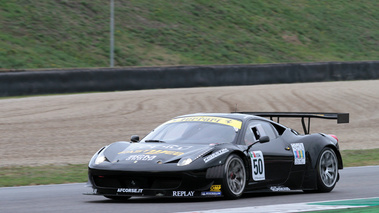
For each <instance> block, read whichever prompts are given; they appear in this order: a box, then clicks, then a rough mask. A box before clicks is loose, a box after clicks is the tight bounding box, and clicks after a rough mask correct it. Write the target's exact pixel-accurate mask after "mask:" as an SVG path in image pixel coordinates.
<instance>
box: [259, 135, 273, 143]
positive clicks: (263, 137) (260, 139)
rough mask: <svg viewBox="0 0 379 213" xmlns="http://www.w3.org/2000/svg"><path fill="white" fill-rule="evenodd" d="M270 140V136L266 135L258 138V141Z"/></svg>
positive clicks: (265, 141)
mask: <svg viewBox="0 0 379 213" xmlns="http://www.w3.org/2000/svg"><path fill="white" fill-rule="evenodd" d="M269 141H270V137H268V136H262V137H261V138H259V143H267V142H269Z"/></svg>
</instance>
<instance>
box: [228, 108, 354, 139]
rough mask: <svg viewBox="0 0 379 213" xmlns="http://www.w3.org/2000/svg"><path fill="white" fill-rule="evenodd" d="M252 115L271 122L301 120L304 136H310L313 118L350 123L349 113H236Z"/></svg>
mask: <svg viewBox="0 0 379 213" xmlns="http://www.w3.org/2000/svg"><path fill="white" fill-rule="evenodd" d="M235 113H242V114H250V115H256V116H261V117H269V118H270V119H271V120H273V118H277V122H278V123H279V118H281V117H282V118H301V124H302V126H303V130H304V134H309V131H310V128H311V118H322V119H335V120H337V123H338V124H341V123H349V113H330V112H235ZM305 118H308V127H306V126H305Z"/></svg>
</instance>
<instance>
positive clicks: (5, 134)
mask: <svg viewBox="0 0 379 213" xmlns="http://www.w3.org/2000/svg"><path fill="white" fill-rule="evenodd" d="M236 108H237V110H238V111H308V112H318V111H320V112H348V113H350V123H349V124H339V125H337V124H336V121H335V120H320V119H313V120H312V126H311V132H324V133H333V134H335V135H337V136H338V137H339V139H340V147H341V149H369V148H379V140H378V136H379V80H372V81H346V82H327V83H306V84H305V83H304V84H277V85H257V86H231V87H207V88H191V89H159V90H141V91H124V92H110V93H92V94H78V95H55V96H40V97H28V98H17V99H2V100H0V132H1V139H0V156H1V161H0V167H2V166H9V165H25V164H26V165H42V164H68V163H70V164H74V163H87V162H88V161H89V159H90V158H91V156H92V154H93V153H94V152H96V151H97V150H98V149H99V148H101V147H102V146H103V145H106V144H109V143H111V142H115V141H123V140H126V141H128V140H129V138H130V136H131V135H133V134H138V135H140V136H144V135H146V134H147V133H148V132H149V131H151V130H152V129H153V128H154V127H156V126H157V125H159V124H160V123H162V122H164V121H166V120H168V119H171V118H172V117H175V116H178V115H182V114H188V113H196V112H230V111H235V109H236ZM281 123H283V124H284V125H287V126H290V127H294V128H295V129H297V130H298V131H300V132H301V130H302V128H301V125H300V123H299V121H298V120H296V119H295V120H294V119H286V120H285V119H281Z"/></svg>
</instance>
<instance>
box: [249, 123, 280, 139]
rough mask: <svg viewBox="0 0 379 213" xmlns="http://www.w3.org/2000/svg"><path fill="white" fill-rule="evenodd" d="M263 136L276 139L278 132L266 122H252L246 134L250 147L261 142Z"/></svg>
mask: <svg viewBox="0 0 379 213" xmlns="http://www.w3.org/2000/svg"><path fill="white" fill-rule="evenodd" d="M262 136H269V137H270V139H271V140H272V139H275V138H276V137H277V132H276V130H274V128H273V126H272V125H271V124H270V123H268V122H265V121H251V122H250V123H249V125H248V126H247V129H246V132H245V138H244V140H245V143H246V145H250V144H252V143H254V142H256V141H258V140H259V138H261V137H262Z"/></svg>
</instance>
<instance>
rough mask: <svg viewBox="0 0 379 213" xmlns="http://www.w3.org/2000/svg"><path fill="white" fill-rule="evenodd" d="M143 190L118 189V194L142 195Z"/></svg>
mask: <svg viewBox="0 0 379 213" xmlns="http://www.w3.org/2000/svg"><path fill="white" fill-rule="evenodd" d="M142 191H143V189H128V188H118V189H117V192H118V193H142Z"/></svg>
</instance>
